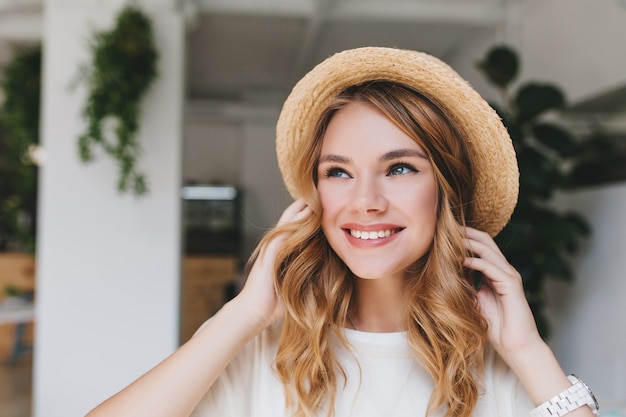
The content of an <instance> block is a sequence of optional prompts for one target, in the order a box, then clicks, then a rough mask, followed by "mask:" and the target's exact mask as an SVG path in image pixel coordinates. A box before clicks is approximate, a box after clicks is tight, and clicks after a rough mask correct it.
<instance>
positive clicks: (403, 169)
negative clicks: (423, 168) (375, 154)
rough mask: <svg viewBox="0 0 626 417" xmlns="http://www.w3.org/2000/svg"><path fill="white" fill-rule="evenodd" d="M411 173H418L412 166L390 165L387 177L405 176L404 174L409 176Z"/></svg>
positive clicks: (403, 164) (402, 164) (404, 164)
mask: <svg viewBox="0 0 626 417" xmlns="http://www.w3.org/2000/svg"><path fill="white" fill-rule="evenodd" d="M412 172H419V171H418V170H417V169H415V168H414V167H413V166H412V165H409V164H406V163H401V164H394V165H392V166H391V168H389V171H388V172H387V175H405V174H410V173H412Z"/></svg>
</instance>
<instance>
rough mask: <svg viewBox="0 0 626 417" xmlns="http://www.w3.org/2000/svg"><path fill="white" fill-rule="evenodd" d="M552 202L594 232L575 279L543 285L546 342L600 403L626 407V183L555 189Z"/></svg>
mask: <svg viewBox="0 0 626 417" xmlns="http://www.w3.org/2000/svg"><path fill="white" fill-rule="evenodd" d="M557 203H558V206H559V207H562V208H565V209H569V210H575V211H576V212H577V213H580V214H582V215H583V216H584V217H585V218H587V219H588V220H589V221H590V223H591V228H592V230H593V235H592V237H591V239H590V241H589V242H588V244H587V247H586V249H585V250H584V251H583V253H582V254H581V256H580V258H579V259H578V260H577V262H576V268H575V273H576V280H575V281H574V283H573V284H566V283H562V282H551V283H550V285H549V286H548V295H549V300H548V301H549V305H550V307H551V308H550V311H551V312H552V324H553V332H554V334H553V337H552V338H551V340H550V342H551V345H552V346H553V348H554V350H555V352H556V354H557V356H558V357H559V359H560V360H561V364H562V366H563V368H564V369H565V370H566V372H573V373H576V374H578V375H580V376H581V377H582V378H584V379H585V381H587V383H588V384H589V385H590V386H591V387H592V388H593V390H594V393H596V394H597V396H598V398H599V400H600V401H601V405H602V404H604V405H605V406H607V407H611V406H621V407H624V408H625V409H626V301H625V298H624V297H625V296H626V272H624V271H626V256H624V254H625V253H626V219H625V218H624V213H626V184H612V185H607V186H603V187H596V188H592V189H586V190H581V191H578V192H575V193H570V194H564V195H560V196H559V198H558V199H557ZM605 410H606V409H605Z"/></svg>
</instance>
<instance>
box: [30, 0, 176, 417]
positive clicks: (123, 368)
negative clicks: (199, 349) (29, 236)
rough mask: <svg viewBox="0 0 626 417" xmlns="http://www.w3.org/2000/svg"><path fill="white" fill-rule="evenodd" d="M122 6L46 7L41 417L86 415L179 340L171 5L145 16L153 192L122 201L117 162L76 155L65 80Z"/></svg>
mask: <svg viewBox="0 0 626 417" xmlns="http://www.w3.org/2000/svg"><path fill="white" fill-rule="evenodd" d="M123 3H124V2H122V1H121V0H120V1H115V2H111V1H110V2H101V1H98V2H96V1H82V0H76V1H68V0H64V1H56V0H49V1H46V3H45V17H44V24H45V28H44V38H43V42H44V75H43V76H44V82H43V86H44V90H43V100H42V101H43V112H42V113H43V120H42V144H43V146H44V147H45V148H46V150H47V151H48V162H47V164H46V165H45V167H43V169H41V171H40V172H41V178H40V179H41V188H40V223H39V224H40V230H39V234H38V265H37V268H38V275H37V278H38V283H37V297H36V301H37V316H36V322H37V326H36V340H37V344H36V347H35V373H34V411H35V416H36V417H58V416H79V415H84V414H85V413H86V412H87V411H88V410H89V409H90V408H92V407H93V406H95V405H96V404H97V403H99V402H100V401H102V400H104V399H105V398H106V397H108V396H110V395H111V394H113V393H114V392H116V391H117V390H119V389H121V388H123V386H125V385H126V384H128V383H129V382H131V381H132V380H133V379H135V378H136V377H138V376H139V375H140V374H141V373H143V372H144V371H146V370H147V369H149V368H150V367H152V366H153V365H155V364H156V363H157V362H158V361H160V360H161V359H163V358H164V357H165V356H166V355H167V354H169V353H170V352H171V351H173V350H174V349H175V348H176V346H177V344H178V316H179V314H178V309H179V307H178V304H179V269H180V267H179V262H180V261H179V259H180V258H179V252H180V249H179V246H180V230H179V229H180V219H179V218H180V207H179V205H180V203H179V198H178V196H179V189H180V188H179V187H180V161H181V152H180V146H181V136H182V107H183V101H182V94H183V74H184V71H183V65H184V64H183V63H184V57H183V51H184V43H183V42H184V27H183V22H182V21H181V19H180V18H179V17H177V16H176V13H174V12H173V6H171V5H168V4H167V2H165V1H161V2H155V1H151V2H149V6H150V7H149V8H148V9H147V10H148V13H150V15H151V16H152V18H153V20H154V23H155V29H156V31H155V32H156V35H157V43H158V48H159V53H160V58H159V79H158V81H157V82H156V83H155V84H154V85H153V86H152V88H151V90H150V92H149V94H148V96H147V97H146V99H145V101H144V103H143V106H142V109H141V111H142V118H141V122H140V123H141V134H140V142H141V144H142V147H143V155H142V157H141V159H140V161H141V163H140V165H141V168H142V169H144V171H145V172H146V174H147V177H148V179H149V182H150V188H151V191H150V194H149V195H148V196H147V197H145V198H142V199H136V198H134V197H132V196H129V195H120V194H118V193H117V191H116V178H117V170H116V167H115V165H114V163H113V162H112V161H111V159H110V158H109V157H104V156H100V157H98V159H97V161H96V162H95V163H92V164H89V165H85V164H83V163H81V162H80V161H79V159H78V151H77V137H78V135H79V134H80V133H82V131H83V129H84V127H85V125H84V122H83V121H82V118H81V116H80V114H81V111H82V107H83V105H84V102H85V98H86V90H85V89H84V88H79V89H78V90H77V91H74V92H71V91H69V90H68V85H69V84H70V81H72V79H73V77H75V75H76V73H77V70H78V68H79V65H80V64H82V63H85V62H87V59H88V51H87V49H86V48H87V45H88V39H89V36H90V34H91V33H93V31H94V30H99V29H105V28H106V29H108V28H110V27H111V26H112V23H113V19H114V14H115V13H116V12H117V10H118V6H120V5H121V4H123ZM172 3H173V2H172Z"/></svg>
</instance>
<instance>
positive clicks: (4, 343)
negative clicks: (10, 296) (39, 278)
mask: <svg viewBox="0 0 626 417" xmlns="http://www.w3.org/2000/svg"><path fill="white" fill-rule="evenodd" d="M6 286H13V287H15V288H17V289H18V290H20V291H24V292H30V293H31V294H32V293H33V292H34V291H35V258H34V256H33V255H30V254H26V253H17V252H2V253H0V302H3V301H4V300H5V299H6V295H5V288H6ZM20 314H21V313H20ZM8 316H9V314H8V313H7V317H8ZM10 316H11V317H13V318H15V317H17V313H15V312H13V313H11V314H10ZM20 317H22V316H20ZM30 321H31V320H26V321H24V322H20V323H18V322H16V321H15V320H11V321H10V322H7V321H4V322H2V323H0V358H6V357H8V356H11V355H13V354H14V353H15V349H16V344H17V343H19V344H28V345H31V344H32V339H33V323H31V322H30ZM16 325H17V326H18V328H16ZM20 327H21V328H20ZM18 337H19V341H18V340H16V338H18ZM18 347H19V346H18Z"/></svg>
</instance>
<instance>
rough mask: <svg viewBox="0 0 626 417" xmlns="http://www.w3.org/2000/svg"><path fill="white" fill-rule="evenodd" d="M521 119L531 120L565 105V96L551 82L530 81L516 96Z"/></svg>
mask: <svg viewBox="0 0 626 417" xmlns="http://www.w3.org/2000/svg"><path fill="white" fill-rule="evenodd" d="M515 104H516V105H517V109H518V115H519V119H520V120H521V121H529V120H531V119H533V118H535V117H537V116H538V115H540V114H542V113H544V112H546V111H548V110H552V109H558V108H563V107H564V106H565V96H564V95H563V93H562V92H561V90H560V89H559V88H558V87H556V86H554V85H551V84H540V83H529V84H526V85H524V86H523V87H521V88H520V90H519V91H518V92H517V95H516V97H515Z"/></svg>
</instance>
